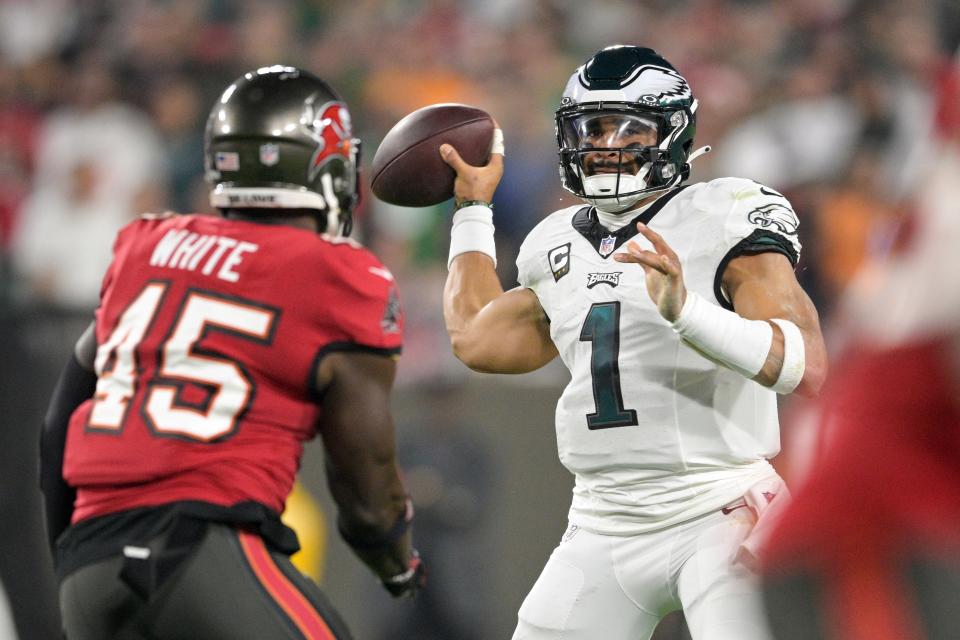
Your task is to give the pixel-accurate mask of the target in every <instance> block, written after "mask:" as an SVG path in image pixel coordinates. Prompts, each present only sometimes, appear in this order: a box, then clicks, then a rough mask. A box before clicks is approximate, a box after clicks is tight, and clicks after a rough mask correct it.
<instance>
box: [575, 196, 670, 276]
mask: <svg viewBox="0 0 960 640" xmlns="http://www.w3.org/2000/svg"><path fill="white" fill-rule="evenodd" d="M686 188H687V187H686V185H684V186H682V187H677V188H676V189H674V190H673V191H670V192H668V193H665V194H663V195H662V196H660V197H659V198H657V200H656V201H654V203H653V204H651V205H650V206H649V207H647V208H646V209H644V211H643V213H641V214H640V215H638V216H637V217H635V218H634V219H633V220H631V221H630V222H629V223H628V224H625V225H624V226H622V227H620V228H619V229H617V230H616V231H610V230H609V229H607V228H606V227H604V226H603V225H602V224H600V221H599V220H597V212H596V210H595V209H594V207H584V208H582V209H580V210H579V211H577V212H576V213H575V214H574V215H573V228H574V229H576V230H577V231H578V232H579V233H580V235H582V236H583V237H584V238H586V240H587V242H589V243H590V245H591V246H592V247H593V248H594V249H595V250H596V252H597V253H598V254H600V257H602V258H608V257H610V256H611V255H613V252H614V251H616V250H617V249H619V248H620V245H622V244H623V243H624V242H626V241H627V240H629V239H630V238H632V237H633V236H635V235H637V223H638V222H642V223H643V224H649V223H650V220H651V219H653V216H655V215H657V214H658V213H659V212H660V211H661V210H662V209H663V208H664V207H665V206H667V203H668V202H670V201H671V200H673V198H674V197H676V195H677V194H678V193H680V192H681V191H683V190H684V189H686Z"/></svg>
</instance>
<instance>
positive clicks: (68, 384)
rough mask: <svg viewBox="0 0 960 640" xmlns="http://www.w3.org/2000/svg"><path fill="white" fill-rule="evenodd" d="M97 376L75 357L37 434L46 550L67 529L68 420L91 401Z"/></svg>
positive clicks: (70, 507)
mask: <svg viewBox="0 0 960 640" xmlns="http://www.w3.org/2000/svg"><path fill="white" fill-rule="evenodd" d="M96 387H97V375H96V374H95V373H93V372H92V371H88V370H87V369H84V368H83V367H82V366H81V365H80V363H79V362H78V361H77V357H76V356H75V355H71V356H70V361H69V362H67V366H66V367H64V369H63V372H62V373H61V374H60V379H59V380H58V381H57V386H56V387H55V388H54V390H53V396H52V397H51V398H50V405H49V406H48V407H47V415H46V416H45V417H44V420H43V429H42V430H41V432H40V491H41V492H42V493H43V509H44V514H45V515H46V521H47V536H48V539H49V541H50V548H51V549H53V548H54V547H55V546H56V541H57V538H58V537H60V534H61V533H63V531H64V530H65V529H66V528H67V527H68V526H70V518H71V516H72V515H73V501H74V498H75V497H76V491H75V490H74V489H73V488H72V487H70V486H69V485H68V484H67V483H66V482H65V481H64V479H63V453H64V449H65V447H66V441H67V427H68V426H69V424H70V416H71V415H72V414H73V412H74V410H75V409H76V408H77V407H79V406H80V405H81V404H83V402H84V401H86V400H88V399H90V398H91V397H93V393H94V391H95V390H96Z"/></svg>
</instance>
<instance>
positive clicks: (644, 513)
mask: <svg viewBox="0 0 960 640" xmlns="http://www.w3.org/2000/svg"><path fill="white" fill-rule="evenodd" d="M628 215H632V216H633V218H632V222H630V223H629V224H627V225H626V226H625V227H623V228H621V229H620V230H618V231H617V232H610V231H608V230H607V229H606V228H604V227H603V226H601V225H600V224H599V222H598V221H597V218H596V212H595V211H594V210H593V209H592V207H589V206H582V205H581V206H576V207H570V208H568V209H563V210H560V211H557V212H555V213H553V214H551V215H550V216H548V217H547V218H545V219H544V220H543V221H541V222H540V224H538V225H537V226H536V227H535V228H534V229H533V230H532V231H531V232H530V234H529V235H528V236H527V238H526V240H525V241H524V243H523V245H522V247H521V248H520V253H519V255H518V258H517V267H518V271H519V276H518V278H519V281H520V284H521V285H522V286H524V287H527V288H529V289H531V290H533V291H534V292H535V293H536V295H537V297H538V298H539V300H540V304H541V305H542V306H543V309H544V312H545V313H546V315H547V316H548V317H549V319H550V335H551V337H552V339H553V341H554V343H555V344H556V346H557V349H558V351H559V352H560V357H561V358H562V359H563V362H564V364H566V366H567V368H568V369H569V370H570V374H571V380H570V382H569V384H568V385H567V387H566V389H565V390H564V392H563V395H562V396H561V398H560V400H559V402H558V404H557V411H556V428H557V445H558V448H559V453H560V459H561V461H562V462H563V464H564V465H565V466H566V467H567V468H568V469H569V470H570V471H571V472H572V473H574V474H575V476H576V485H575V487H574V491H573V494H574V495H573V504H572V506H571V510H570V520H571V521H572V522H575V523H577V524H579V525H580V526H583V527H585V528H587V529H590V530H594V531H597V532H601V533H611V534H633V533H641V532H644V531H651V530H655V529H660V528H663V527H666V526H670V525H672V524H675V523H678V522H682V521H684V520H687V519H689V518H692V517H696V516H698V515H701V514H703V513H706V512H707V511H710V510H713V509H719V508H720V507H722V506H723V505H724V504H726V503H728V502H730V501H731V500H734V499H736V498H737V497H739V496H741V495H743V493H744V492H745V491H746V489H747V488H748V487H749V486H750V485H752V484H753V483H754V482H756V481H758V480H760V479H763V478H764V477H766V476H768V475H770V474H772V473H773V471H772V468H771V467H770V465H769V463H768V462H767V461H766V459H767V458H770V457H772V456H774V455H776V454H777V452H778V451H779V449H780V437H779V424H778V420H777V401H776V394H775V393H774V392H773V391H770V390H769V389H767V388H765V387H763V386H761V385H759V384H757V383H755V382H753V381H751V380H748V379H746V378H744V377H743V376H741V375H739V374H737V373H734V372H733V371H730V370H728V369H726V368H724V367H721V366H719V365H717V364H715V363H713V362H712V361H710V360H708V359H706V358H705V357H703V356H702V355H700V354H698V353H697V352H696V351H694V350H693V349H691V348H690V347H688V346H686V345H684V344H683V343H682V342H681V341H680V338H679V336H677V335H676V334H675V333H674V332H673V330H672V329H671V327H670V325H669V323H668V322H667V321H666V320H664V319H663V318H662V317H661V316H660V313H659V312H658V311H657V308H656V306H655V305H654V304H653V302H652V301H651V299H650V296H649V294H648V293H647V290H646V283H645V279H644V273H643V269H642V268H641V267H640V266H639V265H635V264H622V263H620V262H617V261H615V260H613V258H612V257H611V256H612V255H613V253H615V252H617V251H622V250H624V248H622V245H624V244H625V243H626V242H627V240H630V239H634V240H636V241H637V242H638V243H639V244H640V245H641V246H643V247H645V248H648V249H650V248H652V247H651V246H650V243H649V242H648V241H647V240H646V239H645V238H644V237H643V236H641V235H639V234H638V232H637V230H636V222H637V221H642V222H644V223H646V224H647V225H648V226H649V227H650V228H651V229H653V230H654V231H656V232H657V233H659V234H660V235H662V236H663V238H664V240H665V241H666V242H667V243H668V244H669V245H670V246H671V247H672V248H673V249H674V251H676V253H677V255H678V256H679V257H680V260H681V263H682V266H683V273H684V281H685V283H686V286H687V289H688V290H690V291H696V292H697V293H699V294H700V295H701V296H703V297H704V298H706V299H707V300H709V301H711V302H713V303H715V304H719V305H722V306H724V307H726V308H728V309H732V306H731V304H730V302H729V301H728V300H727V298H726V295H725V292H724V291H723V290H722V286H721V278H722V275H723V271H724V269H725V267H726V265H727V263H728V262H729V261H730V260H731V259H733V258H734V257H736V256H739V255H745V254H756V253H763V252H768V251H775V252H779V253H782V254H784V255H785V256H787V257H788V258H789V259H790V260H791V262H792V263H794V264H796V261H797V259H798V258H799V254H800V243H799V241H798V238H797V226H798V224H799V222H798V220H797V217H796V214H795V213H794V212H793V209H792V207H791V206H790V203H789V202H788V201H787V199H786V198H784V197H783V196H782V195H780V194H779V193H777V192H776V191H773V190H771V189H768V188H767V187H764V186H762V185H760V184H758V183H756V182H752V181H750V180H742V179H736V178H723V179H719V180H713V181H711V182H706V183H698V184H694V185H689V186H685V187H679V188H676V189H673V190H672V191H670V192H668V193H666V194H665V195H663V196H661V197H660V198H658V199H657V200H656V201H654V202H653V203H652V204H651V205H648V206H647V207H646V208H645V209H641V210H637V211H634V212H630V214H628Z"/></svg>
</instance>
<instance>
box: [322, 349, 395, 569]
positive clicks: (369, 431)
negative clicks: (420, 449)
mask: <svg viewBox="0 0 960 640" xmlns="http://www.w3.org/2000/svg"><path fill="white" fill-rule="evenodd" d="M395 374H396V362H395V360H394V359H392V358H389V357H386V356H382V355H378V354H372V353H363V352H346V351H344V352H334V353H331V354H328V355H327V356H325V357H324V358H323V359H322V360H321V361H320V364H319V366H318V367H317V372H316V389H317V391H318V394H319V395H320V397H321V398H322V400H321V407H322V414H321V418H320V423H319V425H318V431H319V433H320V436H321V437H322V438H323V444H324V449H325V451H326V472H327V482H328V485H329V487H330V493H331V495H332V496H333V499H334V501H335V502H336V503H337V507H338V508H339V518H340V525H341V529H342V530H344V531H346V532H349V533H350V535H351V536H352V537H353V538H363V539H367V540H379V539H382V538H383V537H384V536H385V535H386V534H387V532H389V531H390V530H391V529H392V528H393V527H394V525H395V524H396V522H397V519H398V518H400V517H401V516H402V514H404V512H405V510H406V503H407V494H406V490H405V489H404V486H403V483H402V481H401V480H400V474H399V470H398V467H397V461H396V452H395V445H394V428H393V418H392V417H391V414H390V391H391V389H392V387H393V380H394V376H395ZM354 552H355V553H356V554H357V555H358V556H359V557H360V559H361V560H363V561H364V562H365V563H366V564H367V565H368V566H369V567H370V568H371V569H372V570H373V572H374V573H376V574H377V575H378V576H380V577H381V578H389V577H391V576H395V575H397V574H400V573H402V572H404V571H405V570H406V569H407V568H408V563H409V560H410V557H411V554H412V547H411V532H410V529H407V531H406V532H405V533H404V534H403V535H402V536H400V537H399V538H397V539H396V540H394V541H392V542H391V543H389V544H387V545H386V546H383V547H382V548H379V549H359V548H356V547H354Z"/></svg>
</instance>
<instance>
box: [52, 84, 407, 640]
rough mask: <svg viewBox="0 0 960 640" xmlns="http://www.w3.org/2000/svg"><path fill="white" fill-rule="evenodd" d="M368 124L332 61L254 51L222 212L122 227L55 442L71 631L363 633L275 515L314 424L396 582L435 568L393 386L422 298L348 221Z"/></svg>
mask: <svg viewBox="0 0 960 640" xmlns="http://www.w3.org/2000/svg"><path fill="white" fill-rule="evenodd" d="M351 131H352V130H351V123H350V114H349V111H348V110H347V106H346V105H345V104H344V102H343V101H342V100H341V99H340V98H339V97H338V95H337V94H336V93H335V92H334V91H333V89H332V88H331V87H330V86H329V85H328V84H327V83H326V82H324V81H323V80H321V79H319V78H317V77H315V76H313V75H311V74H309V73H307V72H305V71H302V70H299V69H296V68H293V67H284V66H273V67H264V68H261V69H258V70H256V71H251V72H250V73H247V74H245V75H244V76H243V77H241V78H239V79H237V80H236V81H235V82H234V83H233V84H231V85H230V86H229V87H227V88H226V90H225V91H224V92H223V94H222V95H221V96H220V98H219V100H218V101H217V102H216V104H215V105H214V107H213V109H212V110H211V112H210V116H209V120H208V124H207V130H206V138H205V143H206V149H205V156H206V170H207V177H208V180H209V181H210V183H211V185H212V191H211V203H212V205H213V206H214V207H216V208H217V209H218V210H219V211H220V213H221V214H222V216H203V215H161V216H144V217H143V218H141V219H140V220H137V221H135V222H133V223H132V224H130V225H129V226H127V227H125V228H124V229H122V230H121V231H120V232H119V234H118V236H117V239H116V243H115V245H114V257H113V263H112V265H111V266H110V268H109V270H108V271H107V273H106V275H105V277H104V281H103V288H102V293H101V298H100V305H99V307H98V309H97V311H96V314H95V321H94V323H93V324H92V325H91V327H90V329H89V330H88V331H87V333H86V334H85V335H84V336H83V337H82V338H81V339H80V341H79V343H78V344H77V347H76V352H75V357H74V358H72V359H71V361H70V363H69V364H68V365H67V367H66V369H65V371H64V373H63V374H62V376H61V379H60V382H59V384H58V387H57V389H56V391H55V393H54V397H53V399H52V401H51V404H50V408H49V411H48V414H47V417H46V421H45V424H44V429H43V436H42V442H41V448H42V461H41V485H42V488H43V491H44V494H45V499H46V510H47V524H48V529H49V533H50V540H51V544H53V545H54V554H55V559H56V569H57V573H58V578H59V580H60V603H61V611H62V614H63V624H64V629H65V632H66V635H67V637H69V638H71V639H72V640H85V639H90V640H93V639H102V638H120V637H123V638H154V639H170V638H194V639H211V640H213V639H222V638H250V639H258V640H259V639H263V638H324V639H332V638H338V639H339V638H347V637H349V632H348V631H347V629H346V628H345V626H344V623H343V622H342V621H341V620H340V619H339V617H338V616H337V614H336V613H335V612H334V611H333V609H332V608H331V606H330V605H329V604H328V603H327V601H326V600H325V598H324V596H323V595H322V594H321V592H320V590H319V589H318V587H317V586H316V585H315V584H314V583H312V582H311V581H309V580H308V579H306V578H305V577H304V576H303V575H302V574H301V573H299V572H298V571H297V570H296V569H295V568H294V566H293V565H292V564H291V562H290V560H289V557H288V556H289V555H290V554H291V553H292V552H294V551H296V549H297V547H298V543H297V538H296V535H295V533H294V532H293V531H292V530H290V529H288V528H287V527H285V526H284V525H283V524H282V522H281V520H280V515H279V514H280V513H281V512H282V510H283V506H284V501H285V499H286V498H287V495H288V493H289V492H290V489H291V486H292V485H293V482H294V476H295V475H296V473H297V469H298V467H299V464H300V457H301V453H302V450H303V444H304V442H306V441H308V440H310V439H312V438H313V437H314V436H315V435H317V434H319V435H320V437H321V438H322V440H323V444H324V448H325V453H326V471H327V477H328V482H329V487H330V491H331V493H332V495H333V498H334V500H335V501H336V502H337V505H338V507H339V517H338V525H339V530H340V533H341V534H342V536H343V538H344V539H345V540H346V541H347V543H348V544H350V545H351V546H352V548H353V549H354V551H355V552H356V553H357V555H358V556H359V557H360V558H361V559H362V560H363V561H364V562H365V563H366V564H367V565H369V567H370V568H371V569H372V570H373V571H374V572H375V573H376V575H377V576H379V578H380V579H381V580H382V582H383V584H384V586H385V587H386V588H387V589H388V590H389V591H390V593H392V594H393V595H395V596H400V595H405V594H412V593H413V592H414V591H415V590H417V589H418V588H419V587H420V586H421V585H422V583H423V579H424V570H423V565H422V564H421V563H420V560H419V557H418V554H417V553H416V551H415V550H414V549H413V548H412V547H411V529H410V524H411V519H412V515H413V513H412V508H411V506H410V501H409V500H408V499H407V495H406V492H405V489H404V486H403V484H402V482H401V480H400V478H399V475H398V469H397V462H396V460H395V454H394V437H393V422H392V418H391V414H390V410H389V396H390V392H391V387H392V384H393V379H394V373H395V367H396V363H395V362H396V358H397V356H398V354H399V352H400V348H401V335H402V331H403V315H402V313H401V310H400V307H399V302H398V299H397V292H396V283H395V282H394V279H393V277H392V275H391V274H390V272H389V271H388V270H387V269H386V268H385V267H384V266H383V265H382V264H381V263H380V262H379V261H378V260H377V259H376V258H375V257H374V256H373V255H372V254H371V253H370V252H368V251H367V250H366V249H364V248H363V247H361V246H360V245H358V244H357V243H355V242H353V241H351V240H349V239H348V238H347V237H346V236H347V235H348V234H349V231H350V226H351V211H352V209H353V208H354V205H355V203H356V201H357V194H358V186H357V180H358V158H359V152H360V146H359V145H360V142H359V140H357V139H355V138H354V137H353V135H352V133H351Z"/></svg>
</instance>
